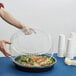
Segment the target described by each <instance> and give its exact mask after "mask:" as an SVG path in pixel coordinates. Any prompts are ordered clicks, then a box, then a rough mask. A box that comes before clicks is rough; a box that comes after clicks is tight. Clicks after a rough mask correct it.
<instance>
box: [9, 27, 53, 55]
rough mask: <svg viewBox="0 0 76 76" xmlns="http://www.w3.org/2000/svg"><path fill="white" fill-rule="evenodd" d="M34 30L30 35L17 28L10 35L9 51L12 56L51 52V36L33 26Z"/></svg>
mask: <svg viewBox="0 0 76 76" xmlns="http://www.w3.org/2000/svg"><path fill="white" fill-rule="evenodd" d="M34 30H35V32H36V33H35V32H32V34H30V35H25V34H24V33H23V32H22V31H20V30H19V31H17V32H16V33H15V34H14V35H13V36H12V37H11V42H12V44H11V45H10V52H11V55H12V56H19V55H26V54H35V55H41V54H46V53H51V48H52V41H51V36H50V35H49V34H47V33H46V32H45V31H43V30H41V29H39V28H34Z"/></svg>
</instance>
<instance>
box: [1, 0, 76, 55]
mask: <svg viewBox="0 0 76 76" xmlns="http://www.w3.org/2000/svg"><path fill="white" fill-rule="evenodd" d="M0 1H1V2H2V3H4V5H5V8H6V9H7V10H8V11H9V12H10V13H11V14H12V15H13V16H14V17H16V18H17V19H18V20H20V21H21V22H23V23H25V24H26V25H30V26H37V27H39V28H41V29H44V30H45V31H47V32H49V33H50V34H51V36H52V39H53V42H54V51H57V44H58V43H57V41H58V35H59V34H60V33H63V34H65V36H66V38H67V37H68V36H69V35H70V32H76V0H0ZM17 30H18V29H17V28H15V27H13V26H10V25H9V24H8V23H6V22H5V21H3V20H2V19H1V18H0V40H3V39H4V40H10V37H11V36H12V34H13V33H15V32H16V31H17ZM1 54H2V53H1Z"/></svg>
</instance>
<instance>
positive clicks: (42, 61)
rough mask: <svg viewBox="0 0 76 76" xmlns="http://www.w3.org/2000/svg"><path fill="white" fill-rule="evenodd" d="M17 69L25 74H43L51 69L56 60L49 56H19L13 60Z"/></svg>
mask: <svg viewBox="0 0 76 76" xmlns="http://www.w3.org/2000/svg"><path fill="white" fill-rule="evenodd" d="M13 62H14V64H15V66H16V68H17V69H19V70H22V71H27V72H44V71H48V70H50V69H52V67H53V66H54V65H55V64H56V62H57V60H56V59H55V58H54V57H51V56H49V55H20V56H17V57H14V60H13Z"/></svg>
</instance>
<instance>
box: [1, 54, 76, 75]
mask: <svg viewBox="0 0 76 76" xmlns="http://www.w3.org/2000/svg"><path fill="white" fill-rule="evenodd" d="M54 57H55V58H56V59H57V63H56V64H55V65H54V67H53V68H52V69H51V70H49V71H47V72H41V73H29V72H23V71H20V70H17V69H16V68H15V65H14V63H13V62H12V61H11V60H10V59H9V58H7V57H0V76H76V67H75V66H68V65H66V64H65V63H64V58H59V57H57V55H55V56H54Z"/></svg>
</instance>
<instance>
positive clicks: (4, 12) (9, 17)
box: [0, 8, 25, 29]
mask: <svg viewBox="0 0 76 76" xmlns="http://www.w3.org/2000/svg"><path fill="white" fill-rule="evenodd" d="M0 16H1V18H2V19H3V20H5V21H6V22H7V23H9V24H11V25H13V26H15V27H17V28H19V29H22V28H24V27H25V26H24V25H23V24H22V23H21V22H20V21H18V20H17V19H16V18H14V17H13V16H12V15H11V14H10V13H9V12H8V11H7V10H6V9H4V8H1V9H0Z"/></svg>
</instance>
